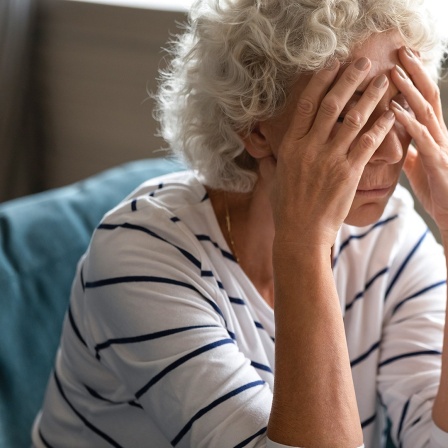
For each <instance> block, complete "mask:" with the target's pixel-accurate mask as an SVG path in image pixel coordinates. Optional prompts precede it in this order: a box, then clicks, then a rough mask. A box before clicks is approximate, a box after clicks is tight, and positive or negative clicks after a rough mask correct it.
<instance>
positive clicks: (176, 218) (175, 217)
mask: <svg viewBox="0 0 448 448" xmlns="http://www.w3.org/2000/svg"><path fill="white" fill-rule="evenodd" d="M170 219H171V221H172V222H179V221H180V218H178V217H177V216H173V217H172V218H170Z"/></svg>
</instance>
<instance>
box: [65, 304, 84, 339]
mask: <svg viewBox="0 0 448 448" xmlns="http://www.w3.org/2000/svg"><path fill="white" fill-rule="evenodd" d="M68 319H69V321H70V325H71V326H72V329H73V331H74V333H75V334H76V336H77V337H78V339H79V340H80V342H81V343H82V344H83V345H85V346H86V347H87V343H86V341H85V340H84V338H83V337H82V336H81V333H80V331H79V328H78V326H77V325H76V322H75V319H74V317H73V314H72V309H71V307H70V306H69V307H68Z"/></svg>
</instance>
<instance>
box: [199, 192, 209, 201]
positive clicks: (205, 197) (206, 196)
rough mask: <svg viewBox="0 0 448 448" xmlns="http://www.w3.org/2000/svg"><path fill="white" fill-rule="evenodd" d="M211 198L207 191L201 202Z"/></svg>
mask: <svg viewBox="0 0 448 448" xmlns="http://www.w3.org/2000/svg"><path fill="white" fill-rule="evenodd" d="M208 198H209V196H208V193H205V195H204V197H203V198H202V199H201V202H204V201H206V200H207V199H208Z"/></svg>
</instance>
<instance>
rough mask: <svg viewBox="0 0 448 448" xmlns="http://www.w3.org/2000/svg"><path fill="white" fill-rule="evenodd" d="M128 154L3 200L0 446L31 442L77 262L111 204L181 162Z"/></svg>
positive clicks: (0, 224)
mask: <svg viewBox="0 0 448 448" xmlns="http://www.w3.org/2000/svg"><path fill="white" fill-rule="evenodd" d="M179 169H180V166H179V165H176V164H175V163H174V162H171V161H169V160H165V159H148V160H143V161H137V162H132V163H129V164H126V165H123V166H121V167H117V168H113V169H111V170H108V171H105V172H103V173H100V174H98V175H96V176H93V177H91V178H89V179H87V180H84V181H81V182H78V183H76V184H73V185H70V186H68V187H64V188H59V189H54V190H50V191H47V192H44V193H40V194H36V195H32V196H28V197H25V198H20V199H17V200H13V201H9V202H6V203H4V204H0V448H21V447H29V445H30V430H31V426H32V422H33V420H34V417H35V415H36V413H37V412H38V410H39V408H40V405H41V403H42V399H43V394H44V391H45V387H46V383H47V379H48V377H49V374H50V372H51V369H52V366H53V362H54V356H55V353H56V349H57V346H58V342H59V336H60V331H61V324H62V320H63V316H64V313H65V311H66V308H67V304H68V298H69V295H70V288H71V283H72V280H73V277H74V274H75V269H76V264H77V262H78V260H79V258H80V257H81V255H82V254H83V252H84V251H85V250H86V248H87V245H88V243H89V240H90V236H91V234H92V232H93V230H94V228H95V227H96V225H97V224H98V222H99V221H100V219H101V218H102V216H103V215H104V213H105V212H107V211H108V210H109V209H111V208H112V207H113V206H115V205H116V204H117V203H118V202H120V201H121V200H122V199H123V198H124V197H125V196H126V195H128V194H129V193H130V192H131V191H132V190H133V189H134V188H135V187H137V186H138V185H139V184H140V183H141V182H143V181H144V180H146V179H149V178H151V177H155V176H158V175H162V174H165V173H167V172H171V171H176V170H179Z"/></svg>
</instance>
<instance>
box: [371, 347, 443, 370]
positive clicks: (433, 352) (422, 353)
mask: <svg viewBox="0 0 448 448" xmlns="http://www.w3.org/2000/svg"><path fill="white" fill-rule="evenodd" d="M441 354H442V352H439V351H438V350H422V351H420V352H411V353H404V354H402V355H397V356H393V357H392V358H389V359H386V360H384V361H383V362H380V364H379V365H378V367H383V366H386V365H387V364H391V363H393V362H395V361H398V360H399V359H403V358H412V357H413V356H425V355H441Z"/></svg>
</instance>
